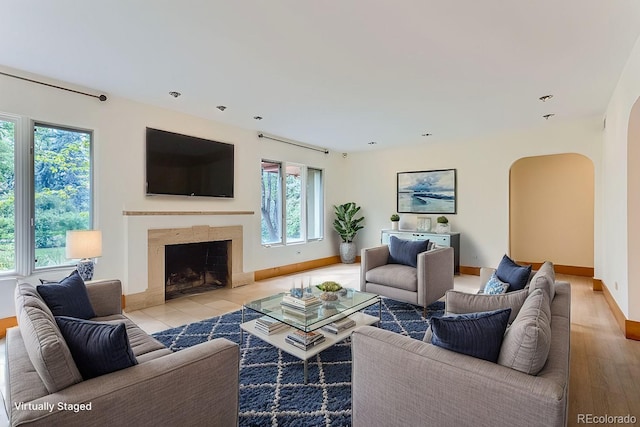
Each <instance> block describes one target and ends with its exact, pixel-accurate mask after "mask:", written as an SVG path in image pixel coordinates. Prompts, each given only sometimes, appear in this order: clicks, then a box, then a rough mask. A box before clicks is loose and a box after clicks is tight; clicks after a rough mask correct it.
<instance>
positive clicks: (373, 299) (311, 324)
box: [240, 289, 382, 384]
mask: <svg viewBox="0 0 640 427" xmlns="http://www.w3.org/2000/svg"><path fill="white" fill-rule="evenodd" d="M288 294H289V293H288V292H283V293H279V294H275V295H271V296H268V297H266V298H260V299H257V300H255V301H251V302H248V303H245V304H244V305H243V306H242V323H241V324H240V328H241V330H242V332H243V333H244V332H247V333H249V334H251V335H254V336H256V337H258V338H260V339H261V340H262V341H265V342H267V343H269V344H271V345H273V346H274V347H276V348H278V349H280V350H282V351H284V352H286V353H288V354H290V355H292V356H294V357H297V358H298V359H300V360H302V361H304V383H305V384H306V383H307V379H308V371H307V361H308V360H309V359H310V358H311V357H313V356H315V355H316V354H318V353H320V352H321V351H323V350H326V349H327V348H329V347H331V346H333V345H334V344H336V343H338V342H340V341H342V340H344V339H345V338H347V337H348V336H350V335H351V332H352V331H353V329H354V328H356V327H358V326H362V325H372V324H374V323H379V322H380V316H381V310H382V305H381V301H380V296H379V295H376V294H371V293H368V292H360V291H357V290H354V289H347V290H346V293H343V294H340V293H337V295H338V299H337V300H336V301H328V302H323V304H322V305H320V306H317V307H315V308H310V309H307V310H305V311H296V310H291V309H288V308H287V307H286V306H284V307H283V305H282V299H283V297H284V296H285V295H288ZM313 294H314V295H316V296H320V294H321V292H319V291H315V290H314V292H313ZM374 304H378V316H377V317H376V316H371V315H369V314H366V313H363V312H362V310H364V309H365V308H367V307H371V306H372V305H374ZM246 310H251V311H254V312H256V313H258V314H260V315H262V316H268V317H270V318H272V319H274V320H277V321H279V322H282V323H284V324H285V325H287V327H284V328H281V329H279V330H278V332H275V333H272V334H266V333H263V332H260V331H259V330H257V329H256V321H257V320H258V319H253V320H249V321H247V322H245V311H246ZM345 317H349V318H350V319H352V320H353V321H354V322H355V326H353V327H351V328H349V329H346V330H344V331H340V332H338V333H337V334H333V333H330V332H326V331H322V334H323V335H324V337H325V339H324V341H323V342H321V343H319V344H316V345H315V346H313V347H311V348H309V349H307V350H303V349H301V348H298V347H295V346H294V345H292V344H290V343H288V342H286V341H285V339H286V338H287V335H289V334H290V333H291V332H292V331H295V330H299V331H302V332H313V331H315V330H317V329H320V328H322V327H323V326H325V325H328V324H330V323H333V322H337V321H339V320H342V319H344V318H345ZM242 339H244V334H243V336H242ZM241 342H242V341H241Z"/></svg>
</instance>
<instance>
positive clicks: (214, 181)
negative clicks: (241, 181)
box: [146, 128, 234, 198]
mask: <svg viewBox="0 0 640 427" xmlns="http://www.w3.org/2000/svg"><path fill="white" fill-rule="evenodd" d="M233 159H234V157H233V144H227V143H224V142H218V141H211V140H208V139H202V138H196V137H193V136H187V135H181V134H178V133H173V132H167V131H164V130H159V129H152V128H147V156H146V161H147V167H146V172H147V176H146V178H147V194H148V195H160V194H171V195H180V196H207V197H229V198H230V197H233Z"/></svg>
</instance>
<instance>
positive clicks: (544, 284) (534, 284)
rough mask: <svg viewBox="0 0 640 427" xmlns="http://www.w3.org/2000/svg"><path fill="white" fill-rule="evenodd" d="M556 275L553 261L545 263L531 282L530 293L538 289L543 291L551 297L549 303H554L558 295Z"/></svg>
mask: <svg viewBox="0 0 640 427" xmlns="http://www.w3.org/2000/svg"><path fill="white" fill-rule="evenodd" d="M555 282H556V273H555V271H554V269H553V263H551V261H545V262H544V263H543V264H542V265H541V266H540V269H539V270H538V271H536V273H535V274H534V275H533V277H532V278H531V281H530V282H529V293H530V294H531V293H533V291H535V290H536V289H542V291H543V292H545V293H546V294H547V296H548V297H549V303H551V301H553V297H555V295H556V285H555Z"/></svg>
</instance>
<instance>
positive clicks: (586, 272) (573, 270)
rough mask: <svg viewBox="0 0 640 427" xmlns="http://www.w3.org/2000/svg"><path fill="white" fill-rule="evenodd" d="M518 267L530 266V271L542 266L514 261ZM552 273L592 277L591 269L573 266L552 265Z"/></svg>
mask: <svg viewBox="0 0 640 427" xmlns="http://www.w3.org/2000/svg"><path fill="white" fill-rule="evenodd" d="M516 262H517V263H518V264H520V265H529V264H531V269H532V270H538V269H539V268H540V266H541V265H542V263H541V262H528V261H516ZM553 271H555V272H556V274H568V275H571V276H582V277H593V274H594V270H593V267H576V266H573V265H561V264H553Z"/></svg>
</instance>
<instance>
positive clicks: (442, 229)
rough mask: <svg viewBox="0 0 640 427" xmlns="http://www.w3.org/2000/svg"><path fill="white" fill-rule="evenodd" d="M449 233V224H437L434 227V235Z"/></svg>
mask: <svg viewBox="0 0 640 427" xmlns="http://www.w3.org/2000/svg"><path fill="white" fill-rule="evenodd" d="M450 232H451V226H450V225H449V223H447V224H442V223H440V222H439V223H438V224H437V225H436V233H438V234H447V233H450Z"/></svg>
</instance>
